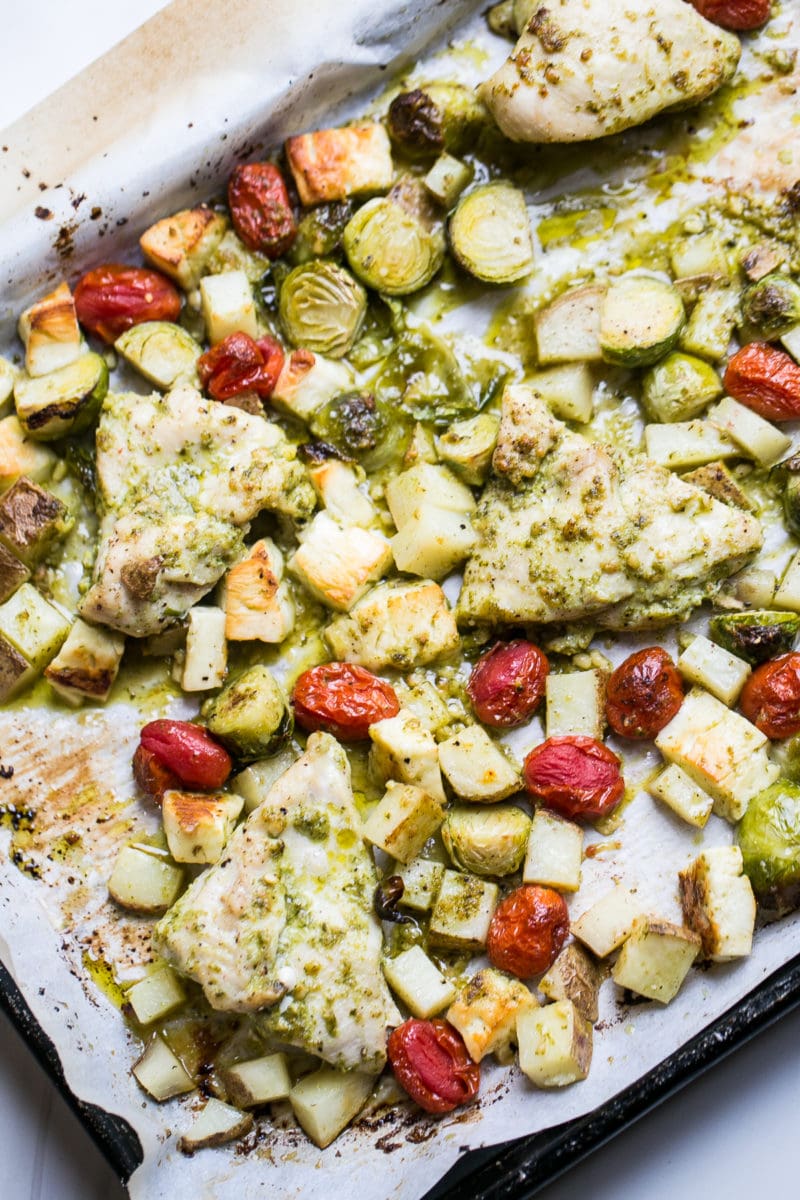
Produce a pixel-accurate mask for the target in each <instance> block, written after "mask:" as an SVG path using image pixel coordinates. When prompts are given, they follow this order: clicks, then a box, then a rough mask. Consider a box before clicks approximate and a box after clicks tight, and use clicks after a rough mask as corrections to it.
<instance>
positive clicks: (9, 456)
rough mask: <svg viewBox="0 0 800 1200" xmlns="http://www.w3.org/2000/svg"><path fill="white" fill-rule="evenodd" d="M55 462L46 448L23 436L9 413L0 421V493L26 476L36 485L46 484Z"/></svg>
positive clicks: (16, 419) (23, 431) (51, 453)
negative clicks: (8, 415)
mask: <svg viewBox="0 0 800 1200" xmlns="http://www.w3.org/2000/svg"><path fill="white" fill-rule="evenodd" d="M57 461H58V460H57V459H56V456H55V454H54V453H53V451H52V450H51V449H50V447H49V446H43V445H42V443H41V442H35V441H34V440H33V439H32V438H29V437H28V436H27V434H26V433H25V430H24V429H23V428H22V426H21V425H20V423H19V419H18V418H17V417H16V416H14V415H13V414H12V415H11V416H10V417H4V418H3V420H2V421H0V492H4V491H5V489H6V488H7V487H10V486H11V484H12V483H14V482H15V480H17V479H19V477H20V475H27V476H28V478H29V479H33V480H34V481H35V482H36V483H44V482H46V481H47V480H48V479H49V478H50V476H51V475H52V473H53V468H54V467H55V465H56V462H57Z"/></svg>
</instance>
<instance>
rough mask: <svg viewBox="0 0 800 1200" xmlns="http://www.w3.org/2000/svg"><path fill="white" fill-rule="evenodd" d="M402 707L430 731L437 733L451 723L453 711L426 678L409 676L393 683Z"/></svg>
mask: <svg viewBox="0 0 800 1200" xmlns="http://www.w3.org/2000/svg"><path fill="white" fill-rule="evenodd" d="M394 688H395V691H396V692H397V695H398V697H399V699H400V702H401V704H402V706H403V708H407V709H408V710H409V712H412V713H413V714H414V716H415V717H419V719H420V721H421V722H422V724H423V725H424V726H425V728H426V729H429V730H430V731H431V733H433V734H437V733H439V731H440V730H442V729H444V728H445V727H446V726H448V725H450V724H452V722H453V720H454V713H452V712H451V711H450V709H449V708H448V707H447V704H446V703H445V701H444V700H443V698H442V696H441V694H440V693H439V692H438V691H437V689H436V688H435V687H434V686H433V684H432V683H430V682H429V681H428V680H427V679H424V678H419V677H414V676H409V678H408V679H406V680H405V681H399V680H398V682H397V683H395V685H394Z"/></svg>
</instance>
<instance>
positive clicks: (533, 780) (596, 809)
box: [522, 737, 625, 821]
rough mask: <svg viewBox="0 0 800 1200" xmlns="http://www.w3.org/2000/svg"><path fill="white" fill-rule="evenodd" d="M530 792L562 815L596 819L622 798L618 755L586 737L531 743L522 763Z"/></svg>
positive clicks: (604, 814)
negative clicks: (532, 744)
mask: <svg viewBox="0 0 800 1200" xmlns="http://www.w3.org/2000/svg"><path fill="white" fill-rule="evenodd" d="M522 775H523V779H524V780H525V786H526V788H527V789H528V791H529V792H530V794H531V795H532V796H536V797H537V798H538V799H539V800H542V801H544V803H545V804H546V805H547V807H548V808H552V809H553V810H554V811H555V812H557V813H561V815H562V816H564V817H571V818H573V819H576V818H577V819H578V820H581V819H582V820H585V821H596V820H598V819H599V818H600V817H606V816H608V814H609V813H610V812H611V810H612V809H613V808H615V807H616V805H617V804H618V803H619V801H620V800H621V799H622V795H623V793H624V791H625V783H624V780H623V778H622V775H621V774H620V769H619V759H618V758H617V756H616V754H612V753H611V751H610V750H609V749H608V747H607V746H604V745H603V743H602V742H598V741H595V739H594V738H590V737H552V738H548V739H547V741H546V742H542V744H541V746H535V747H534V748H533V750H531V752H530V753H529V754H528V756H527V758H526V759H525V764H524V767H523V772H522Z"/></svg>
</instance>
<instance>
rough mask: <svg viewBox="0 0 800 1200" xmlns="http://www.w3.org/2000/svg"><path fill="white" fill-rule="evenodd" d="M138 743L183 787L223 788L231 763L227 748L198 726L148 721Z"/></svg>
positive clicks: (174, 722) (187, 723)
mask: <svg viewBox="0 0 800 1200" xmlns="http://www.w3.org/2000/svg"><path fill="white" fill-rule="evenodd" d="M139 739H140V743H141V745H142V746H143V747H144V749H145V750H148V751H150V753H151V754H152V755H153V756H154V758H155V759H157V761H158V762H159V763H161V764H162V766H164V767H166V768H167V769H168V770H169V771H171V772H172V773H173V774H174V775H176V776H177V777H178V779H179V780H180V782H181V783H182V784H183V785H184V786H185V787H190V788H200V789H202V790H203V791H214V790H216V788H220V787H222V785H223V783H224V782H225V780H226V779H227V778H228V776H229V775H230V773H231V768H232V766H233V763H232V761H231V756H230V754H228V751H227V750H225V749H224V748H223V747H222V746H220V744H219V742H215V741H214V739H213V738H212V736H211V734H210V733H208V731H207V730H205V729H203V728H202V727H201V726H200V725H192V724H190V722H189V721H151V722H150V723H149V724H148V725H145V726H144V728H143V729H142V732H141V734H140V735H139Z"/></svg>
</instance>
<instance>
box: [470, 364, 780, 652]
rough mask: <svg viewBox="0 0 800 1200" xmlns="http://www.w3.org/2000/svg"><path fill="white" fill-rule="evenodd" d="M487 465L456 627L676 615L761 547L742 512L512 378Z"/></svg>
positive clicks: (614, 622)
mask: <svg viewBox="0 0 800 1200" xmlns="http://www.w3.org/2000/svg"><path fill="white" fill-rule="evenodd" d="M494 468H495V472H496V478H495V479H493V480H492V481H490V483H489V484H488V485H487V487H486V489H485V491H484V495H483V498H482V501H481V504H480V507H479V509H478V515H477V517H476V518H474V519H473V520H474V525H475V529H476V531H477V533H478V538H479V541H478V546H477V549H476V550H475V553H474V554H473V556H472V558H471V559H470V560H469V562H468V563H467V566H466V570H465V572H464V583H463V587H462V591H461V596H460V598H459V604H458V616H459V618H460V620H461V621H463V622H465V623H467V624H478V625H481V624H482V625H499V624H515V623H518V622H530V623H532V624H550V623H552V622H558V621H575V620H580V619H582V618H584V619H585V618H590V619H591V621H592V622H593V624H595V625H597V626H602V627H605V628H609V629H641V628H646V627H648V626H651V625H654V624H659V623H661V622H664V621H668V620H675V619H676V618H678V619H681V618H683V617H685V616H688V614H689V612H690V611H691V610H692V608H694V607H695V606H696V605H698V604H699V603H701V601H702V600H703V599H704V598H706V597H707V596H710V595H713V593H714V592H715V591H716V590H717V588H718V586H719V583H720V581H721V580H723V579H724V578H726V577H727V576H728V575H730V574H732V573H733V572H734V571H737V570H739V568H740V567H742V566H743V565H744V564H745V563H746V562H747V560H748V558H749V557H750V556H751V555H752V554H754V553H755V552H756V551H757V550H758V549H759V547H760V545H761V527H760V525H759V522H758V521H757V520H756V518H755V517H753V516H752V515H751V514H750V513H747V512H743V511H741V510H740V509H736V508H730V507H728V506H727V505H726V504H722V503H720V502H719V501H718V500H715V499H713V498H712V497H711V496H710V495H709V494H708V493H707V492H705V491H703V490H701V489H700V488H697V487H695V486H693V485H692V484H689V483H686V482H685V481H684V480H682V479H679V478H678V477H677V476H676V475H672V474H671V473H670V472H669V471H667V470H665V469H664V468H662V467H659V466H656V465H655V464H654V463H651V462H648V461H647V460H646V459H644V458H641V459H635V460H633V461H626V460H624V459H622V458H621V457H616V456H615V455H614V454H613V453H612V452H611V451H610V450H609V449H608V448H607V447H605V446H603V445H601V444H600V443H598V442H592V441H589V440H588V439H587V438H585V437H582V436H581V435H580V434H578V433H573V432H571V431H570V430H569V429H568V428H567V427H566V425H564V424H563V423H562V422H561V421H558V420H556V418H555V417H554V416H552V414H551V413H550V411H549V409H548V408H547V406H546V404H545V403H544V401H543V400H542V399H541V398H540V397H539V396H538V395H537V393H536V392H535V391H533V389H531V388H528V387H525V386H523V385H516V386H512V387H508V388H507V389H506V391H505V394H504V397H503V419H502V422H501V426H500V436H499V440H498V444H497V449H496V451H495V456H494Z"/></svg>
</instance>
